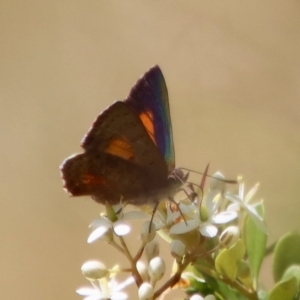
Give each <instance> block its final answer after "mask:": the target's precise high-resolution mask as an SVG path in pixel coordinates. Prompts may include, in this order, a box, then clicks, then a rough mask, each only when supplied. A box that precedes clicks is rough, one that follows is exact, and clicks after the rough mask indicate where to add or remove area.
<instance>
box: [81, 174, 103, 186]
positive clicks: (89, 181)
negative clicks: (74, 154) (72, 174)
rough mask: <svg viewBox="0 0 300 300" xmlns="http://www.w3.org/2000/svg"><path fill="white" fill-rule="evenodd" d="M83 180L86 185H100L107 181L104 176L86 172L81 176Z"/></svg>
mask: <svg viewBox="0 0 300 300" xmlns="http://www.w3.org/2000/svg"><path fill="white" fill-rule="evenodd" d="M81 180H82V182H83V183H84V184H86V185H100V184H105V183H106V181H105V179H103V178H102V177H96V176H94V175H92V174H86V175H83V176H82V177H81Z"/></svg>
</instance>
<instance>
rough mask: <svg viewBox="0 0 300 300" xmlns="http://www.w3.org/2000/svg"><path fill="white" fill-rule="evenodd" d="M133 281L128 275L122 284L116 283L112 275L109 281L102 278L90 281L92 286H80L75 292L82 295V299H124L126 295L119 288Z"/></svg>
mask: <svg viewBox="0 0 300 300" xmlns="http://www.w3.org/2000/svg"><path fill="white" fill-rule="evenodd" d="M133 282H134V279H133V278H132V277H129V278H128V279H127V280H126V281H124V282H123V283H122V284H117V282H116V281H115V279H114V277H112V278H111V279H110V280H109V281H108V280H107V279H106V278H103V279H101V280H99V281H93V282H91V283H92V285H93V288H80V289H78V290H77V291H76V292H77V294H79V295H81V296H84V298H83V299H84V300H126V299H127V298H128V296H127V295H126V294H125V293H123V292H121V290H122V289H124V288H125V287H126V286H128V285H129V284H131V283H133Z"/></svg>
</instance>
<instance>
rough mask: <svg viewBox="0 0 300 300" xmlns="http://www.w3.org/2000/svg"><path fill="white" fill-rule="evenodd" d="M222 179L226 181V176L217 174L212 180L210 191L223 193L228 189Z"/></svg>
mask: <svg viewBox="0 0 300 300" xmlns="http://www.w3.org/2000/svg"><path fill="white" fill-rule="evenodd" d="M220 179H221V180H220ZM222 179H225V177H224V175H223V174H222V173H220V172H216V173H215V174H214V175H213V176H212V178H211V179H210V182H209V189H210V190H219V191H221V192H224V190H225V188H226V183H225V182H224V181H222Z"/></svg>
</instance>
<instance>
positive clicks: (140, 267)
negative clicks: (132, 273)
mask: <svg viewBox="0 0 300 300" xmlns="http://www.w3.org/2000/svg"><path fill="white" fill-rule="evenodd" d="M136 268H137V270H138V272H139V274H140V275H141V277H142V279H143V281H146V280H147V278H148V272H147V268H146V266H145V264H144V263H143V262H141V261H140V260H139V261H138V262H137V263H136Z"/></svg>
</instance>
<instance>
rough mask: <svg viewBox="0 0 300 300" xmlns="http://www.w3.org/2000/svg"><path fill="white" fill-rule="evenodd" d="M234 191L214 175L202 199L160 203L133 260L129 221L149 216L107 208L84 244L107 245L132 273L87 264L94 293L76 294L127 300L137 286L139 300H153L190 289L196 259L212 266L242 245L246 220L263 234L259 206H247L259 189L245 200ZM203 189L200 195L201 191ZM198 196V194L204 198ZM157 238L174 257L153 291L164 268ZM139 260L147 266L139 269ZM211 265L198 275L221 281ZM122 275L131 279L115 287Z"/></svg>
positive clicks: (195, 299) (197, 298)
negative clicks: (100, 242)
mask: <svg viewBox="0 0 300 300" xmlns="http://www.w3.org/2000/svg"><path fill="white" fill-rule="evenodd" d="M235 187H236V185H235ZM238 187H239V190H238V193H236V194H235V193H232V192H229V191H228V190H227V186H226V183H225V180H224V176H223V175H222V174H220V173H216V174H215V175H214V176H213V178H212V179H211V180H210V184H209V188H208V189H207V192H206V193H204V194H205V196H204V197H203V198H201V197H200V196H198V197H196V199H195V198H193V199H192V200H190V199H189V197H187V198H185V199H183V200H181V201H180V202H179V203H178V205H175V204H174V203H172V202H171V203H170V202H168V201H166V202H161V203H160V204H159V206H158V207H157V211H156V213H155V216H154V218H153V221H151V222H150V221H146V222H145V223H144V224H143V225H142V227H141V232H140V240H141V245H140V247H139V249H138V250H137V252H136V253H135V254H134V255H133V254H132V253H130V251H129V250H128V247H127V244H126V241H125V236H126V235H127V234H129V233H130V220H132V219H137V218H145V217H147V214H146V213H144V212H141V211H131V212H126V213H125V212H124V205H123V204H122V203H120V205H117V206H113V207H110V206H107V207H106V214H105V215H101V216H100V218H98V219H97V220H95V221H93V222H92V224H91V226H90V227H91V228H92V232H91V234H90V236H89V237H88V242H89V243H91V242H95V241H97V240H103V241H106V242H108V243H109V244H110V245H112V246H113V247H114V248H115V249H117V250H118V251H119V252H120V255H124V256H125V257H126V258H127V260H128V261H129V263H130V268H129V269H126V270H125V269H120V268H119V267H114V268H112V269H108V268H106V267H105V266H104V265H103V264H102V263H100V262H95V261H92V262H87V263H85V264H84V265H83V266H82V273H83V275H84V276H85V277H86V278H87V279H88V280H89V281H90V282H91V284H92V288H82V289H79V290H77V293H78V294H80V295H82V296H84V297H85V298H84V299H85V300H102V299H103V300H104V299H127V295H126V294H125V293H123V292H122V290H124V289H125V288H126V286H128V285H129V284H132V283H134V282H135V284H136V285H137V287H138V292H137V294H138V297H139V299H140V300H146V299H157V298H159V297H160V296H161V295H163V294H165V293H167V292H168V291H169V290H170V289H171V288H175V287H177V288H184V289H188V287H189V285H190V280H191V279H186V278H197V276H195V275H193V274H192V272H191V267H192V266H193V265H194V264H197V261H198V259H203V258H205V257H207V258H208V259H207V260H208V261H214V260H215V258H216V257H217V255H218V253H219V252H220V251H221V250H222V249H224V248H225V249H226V248H230V247H232V246H233V245H235V244H236V243H237V241H238V240H239V239H240V232H241V230H242V226H243V222H244V220H245V217H246V216H249V217H250V218H251V219H252V220H253V221H254V223H255V224H256V225H257V226H258V227H259V228H260V229H261V230H262V231H264V232H266V228H265V224H264V221H263V219H262V218H261V217H260V215H259V214H258V213H257V211H256V205H257V204H250V200H251V199H252V198H253V196H254V195H255V193H256V191H257V188H258V185H256V186H255V187H254V188H252V189H251V190H250V191H249V192H248V193H247V194H246V195H244V184H243V183H241V182H240V183H239V186H238ZM201 189H202V190H204V187H201ZM202 190H201V191H200V190H199V193H198V194H202V192H203V191H202ZM156 233H159V235H160V236H161V237H162V238H163V239H164V240H166V241H167V242H169V243H170V253H171V255H172V256H173V257H174V266H173V270H172V274H171V277H169V278H168V279H167V280H166V281H165V283H163V284H162V285H161V286H160V287H159V288H157V287H156V286H157V282H159V281H161V280H162V279H163V277H164V274H165V272H166V264H165V261H164V259H163V258H162V257H161V256H159V247H160V242H159V239H158V238H157V237H156V236H157V235H156ZM143 254H144V256H145V257H146V261H147V262H143V263H142V260H141V257H142V255H143ZM208 265H209V264H208ZM211 265H212V267H211V269H210V268H209V267H207V266H205V267H202V269H201V270H202V271H203V272H206V274H208V275H209V276H219V275H218V274H217V273H216V269H218V268H215V267H214V265H213V264H211ZM121 272H129V273H130V276H129V277H128V279H127V280H126V281H124V282H122V283H117V281H116V275H117V274H119V273H121ZM187 274H189V276H186V275H187ZM191 274H192V275H191ZM216 274H217V275H216ZM190 275H191V276H190ZM220 278H222V276H220ZM215 299H216V298H215V296H214V295H213V294H205V295H200V294H198V293H193V295H191V297H190V300H215Z"/></svg>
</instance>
